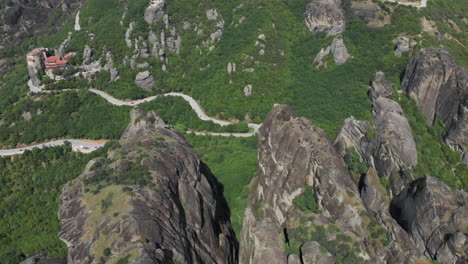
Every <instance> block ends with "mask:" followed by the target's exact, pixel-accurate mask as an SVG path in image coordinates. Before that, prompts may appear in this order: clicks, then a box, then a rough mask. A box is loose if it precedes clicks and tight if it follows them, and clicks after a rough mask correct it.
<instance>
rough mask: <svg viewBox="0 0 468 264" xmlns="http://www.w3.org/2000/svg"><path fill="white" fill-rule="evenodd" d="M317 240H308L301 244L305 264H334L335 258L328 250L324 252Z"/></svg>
mask: <svg viewBox="0 0 468 264" xmlns="http://www.w3.org/2000/svg"><path fill="white" fill-rule="evenodd" d="M320 247H321V246H320V244H319V243H318V242H316V241H307V242H305V243H304V244H303V245H302V246H301V254H302V262H303V263H304V264H334V263H335V258H334V257H333V256H332V255H331V254H330V253H328V252H326V253H323V252H322V250H321V249H320Z"/></svg>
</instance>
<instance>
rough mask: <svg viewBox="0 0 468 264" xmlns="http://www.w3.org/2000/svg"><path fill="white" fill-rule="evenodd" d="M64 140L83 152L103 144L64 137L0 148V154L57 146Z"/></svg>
mask: <svg viewBox="0 0 468 264" xmlns="http://www.w3.org/2000/svg"><path fill="white" fill-rule="evenodd" d="M65 142H70V143H71V144H72V149H73V151H79V152H83V153H90V152H92V151H95V150H97V149H99V148H102V147H103V146H104V144H100V143H91V142H87V141H82V140H79V139H64V140H56V141H52V142H47V143H43V144H38V145H33V146H29V147H24V148H15V149H5V150H0V156H12V155H18V154H23V153H24V151H25V150H33V149H34V148H39V149H42V148H44V147H57V146H61V145H64V144H65Z"/></svg>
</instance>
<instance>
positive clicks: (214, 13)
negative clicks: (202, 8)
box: [206, 9, 218, 20]
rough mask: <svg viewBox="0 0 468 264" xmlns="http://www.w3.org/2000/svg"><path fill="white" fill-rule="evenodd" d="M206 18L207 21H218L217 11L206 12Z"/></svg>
mask: <svg viewBox="0 0 468 264" xmlns="http://www.w3.org/2000/svg"><path fill="white" fill-rule="evenodd" d="M206 18H207V19H208V20H217V19H218V11H217V10H216V9H209V10H206Z"/></svg>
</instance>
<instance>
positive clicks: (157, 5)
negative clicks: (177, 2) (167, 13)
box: [145, 0, 166, 24]
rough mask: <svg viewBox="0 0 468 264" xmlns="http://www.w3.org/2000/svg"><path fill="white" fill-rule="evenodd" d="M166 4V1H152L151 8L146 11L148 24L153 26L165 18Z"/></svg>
mask: <svg viewBox="0 0 468 264" xmlns="http://www.w3.org/2000/svg"><path fill="white" fill-rule="evenodd" d="M165 2H166V1H165V0H150V4H149V6H148V7H147V8H146V9H145V21H146V23H148V24H152V23H154V22H156V21H157V20H158V19H160V18H161V17H163V15H164V4H165Z"/></svg>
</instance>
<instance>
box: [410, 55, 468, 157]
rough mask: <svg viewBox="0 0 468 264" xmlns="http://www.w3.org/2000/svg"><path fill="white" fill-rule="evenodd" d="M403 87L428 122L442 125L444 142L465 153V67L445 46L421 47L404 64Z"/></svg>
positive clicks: (467, 126) (467, 145)
mask: <svg viewBox="0 0 468 264" xmlns="http://www.w3.org/2000/svg"><path fill="white" fill-rule="evenodd" d="M402 89H403V90H404V91H405V92H406V94H407V95H409V96H410V97H411V98H413V99H414V100H415V101H416V104H417V105H418V108H419V110H420V111H421V112H422V113H423V114H424V115H425V116H426V118H427V124H428V125H433V124H434V122H435V121H436V120H440V121H441V122H442V123H443V124H444V125H445V128H446V131H445V136H444V140H445V142H446V143H447V145H449V146H450V147H451V148H453V149H455V150H456V151H458V152H460V153H462V155H465V156H467V155H466V152H467V150H468V70H467V69H465V68H463V67H461V66H459V65H458V64H457V63H456V61H455V59H454V58H453V57H452V56H451V55H450V54H449V53H448V52H447V51H446V50H444V49H440V48H426V49H422V50H421V51H420V52H419V54H418V55H416V56H415V57H414V58H412V59H411V61H410V62H409V64H408V66H407V67H406V72H405V77H404V79H403V83H402ZM465 158H466V157H465ZM466 162H467V163H468V158H466Z"/></svg>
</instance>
